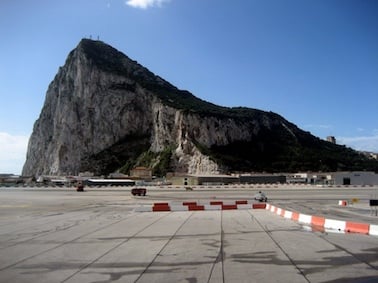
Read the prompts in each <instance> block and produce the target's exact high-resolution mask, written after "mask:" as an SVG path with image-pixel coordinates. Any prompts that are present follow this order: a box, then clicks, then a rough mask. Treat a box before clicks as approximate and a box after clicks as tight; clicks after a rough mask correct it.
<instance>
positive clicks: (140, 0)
mask: <svg viewBox="0 0 378 283" xmlns="http://www.w3.org/2000/svg"><path fill="white" fill-rule="evenodd" d="M169 1H170V0H127V1H126V4H127V5H129V6H131V7H134V8H140V9H147V8H150V7H154V6H158V7H160V6H161V5H162V4H163V3H164V2H169Z"/></svg>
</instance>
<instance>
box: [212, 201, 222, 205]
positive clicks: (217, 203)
mask: <svg viewBox="0 0 378 283" xmlns="http://www.w3.org/2000/svg"><path fill="white" fill-rule="evenodd" d="M210 205H223V201H210Z"/></svg>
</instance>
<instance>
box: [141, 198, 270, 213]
mask: <svg viewBox="0 0 378 283" xmlns="http://www.w3.org/2000/svg"><path fill="white" fill-rule="evenodd" d="M265 207H266V203H257V202H256V201H253V200H252V201H251V200H236V201H231V200H226V201H220V200H217V201H199V202H197V201H185V202H181V203H178V202H161V203H159V202H157V203H154V204H153V205H152V207H150V206H147V207H146V206H141V207H137V208H135V209H134V211H135V212H151V211H197V210H234V209H244V210H247V209H265Z"/></svg>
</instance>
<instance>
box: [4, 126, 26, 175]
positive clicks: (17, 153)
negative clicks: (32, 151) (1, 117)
mask: <svg viewBox="0 0 378 283" xmlns="http://www.w3.org/2000/svg"><path fill="white" fill-rule="evenodd" d="M28 141H29V137H28V136H16V135H11V134H9V133H4V132H0V173H14V174H20V173H21V171H22V166H23V165H24V162H25V158H26V150H27V147H28Z"/></svg>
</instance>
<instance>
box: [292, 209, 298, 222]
mask: <svg viewBox="0 0 378 283" xmlns="http://www.w3.org/2000/svg"><path fill="white" fill-rule="evenodd" d="M298 219H299V213H298V212H294V211H293V214H292V216H291V220H294V221H297V222H298Z"/></svg>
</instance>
